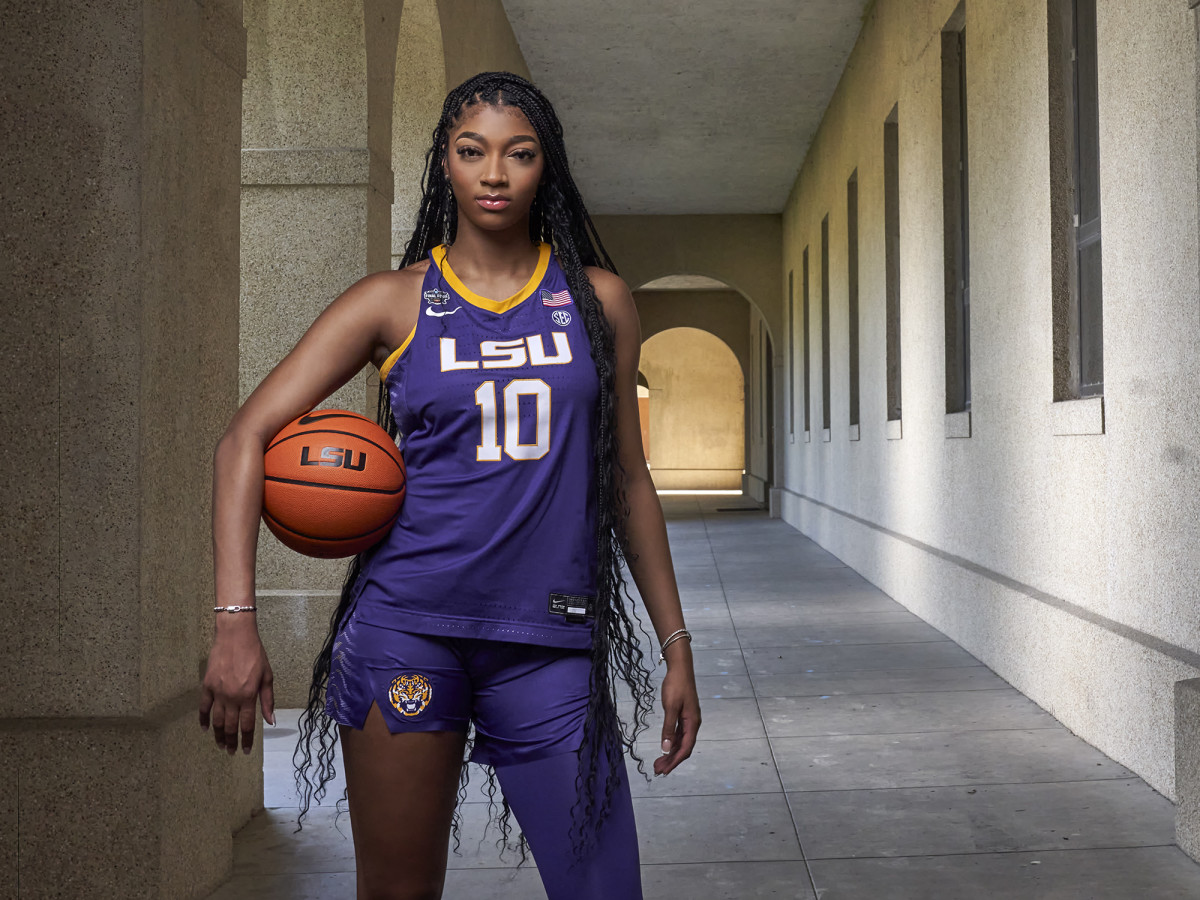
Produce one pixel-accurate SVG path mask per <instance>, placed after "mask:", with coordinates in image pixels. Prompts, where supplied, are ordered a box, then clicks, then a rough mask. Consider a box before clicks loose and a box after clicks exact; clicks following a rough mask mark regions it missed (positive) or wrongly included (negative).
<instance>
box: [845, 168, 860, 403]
mask: <svg viewBox="0 0 1200 900" xmlns="http://www.w3.org/2000/svg"><path fill="white" fill-rule="evenodd" d="M846 261H847V268H848V269H849V271H848V272H847V273H846V274H847V279H846V283H847V284H848V285H849V286H850V424H851V425H857V424H858V170H857V169H855V170H854V172H853V173H852V174H851V175H850V180H849V181H848V182H846Z"/></svg>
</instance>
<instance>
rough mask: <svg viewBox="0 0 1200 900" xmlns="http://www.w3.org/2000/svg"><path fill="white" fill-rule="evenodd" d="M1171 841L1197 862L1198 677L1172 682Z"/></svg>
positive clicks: (1199, 799) (1199, 782) (1199, 841)
mask: <svg viewBox="0 0 1200 900" xmlns="http://www.w3.org/2000/svg"><path fill="white" fill-rule="evenodd" d="M1175 803H1176V805H1175V840H1176V842H1177V843H1178V844H1179V846H1180V847H1182V848H1183V851H1184V852H1185V853H1186V854H1187V855H1188V856H1190V857H1191V858H1192V859H1194V860H1196V861H1197V862H1200V678H1192V679H1190V680H1188V681H1177V682H1175Z"/></svg>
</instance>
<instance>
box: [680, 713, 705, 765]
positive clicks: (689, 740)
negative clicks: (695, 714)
mask: <svg viewBox="0 0 1200 900" xmlns="http://www.w3.org/2000/svg"><path fill="white" fill-rule="evenodd" d="M699 730H700V723H699V722H697V721H696V720H695V719H688V718H686V717H685V718H684V719H683V729H682V733H681V734H680V735H679V746H678V748H677V749H676V752H675V757H676V760H675V764H676V765H678V764H679V763H681V762H683V761H684V760H685V759H687V758H688V757H689V756H691V755H692V750H693V749H694V748H695V746H696V734H697V732H699Z"/></svg>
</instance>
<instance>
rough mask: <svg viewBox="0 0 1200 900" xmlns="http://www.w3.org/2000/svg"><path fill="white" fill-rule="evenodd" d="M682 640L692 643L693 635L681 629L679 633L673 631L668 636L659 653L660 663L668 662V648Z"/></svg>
mask: <svg viewBox="0 0 1200 900" xmlns="http://www.w3.org/2000/svg"><path fill="white" fill-rule="evenodd" d="M680 638H687V642H688V643H689V644H690V643H691V642H692V633H691V632H690V631H688V630H687V629H686V628H680V629H679V630H678V631H672V632H671V633H670V634H669V635H667V639H666V640H665V641H663V642H662V649H661V650H659V652H658V661H659V662H660V663H664V662H666V661H667V648H668V647H670V646H671V644H673V643H675V641H677V640H679V639H680Z"/></svg>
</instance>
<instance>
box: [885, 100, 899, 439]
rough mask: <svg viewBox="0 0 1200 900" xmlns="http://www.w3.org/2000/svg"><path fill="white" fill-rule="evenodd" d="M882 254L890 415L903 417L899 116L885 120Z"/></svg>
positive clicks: (895, 110)
mask: <svg viewBox="0 0 1200 900" xmlns="http://www.w3.org/2000/svg"><path fill="white" fill-rule="evenodd" d="M883 256H884V283H885V289H886V307H887V309H886V317H887V417H888V421H892V420H895V419H899V418H900V117H899V107H898V106H894V107H892V112H891V114H890V115H889V116H888V117H887V120H886V121H885V122H884V123H883Z"/></svg>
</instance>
